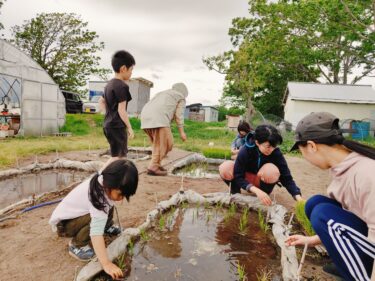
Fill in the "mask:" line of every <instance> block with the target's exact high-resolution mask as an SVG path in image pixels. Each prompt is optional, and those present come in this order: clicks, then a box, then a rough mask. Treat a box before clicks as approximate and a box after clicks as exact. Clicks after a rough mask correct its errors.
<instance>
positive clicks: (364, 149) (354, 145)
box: [299, 134, 375, 160]
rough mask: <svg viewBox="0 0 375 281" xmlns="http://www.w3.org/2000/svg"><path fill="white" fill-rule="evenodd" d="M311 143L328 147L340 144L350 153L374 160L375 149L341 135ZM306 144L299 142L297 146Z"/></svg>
mask: <svg viewBox="0 0 375 281" xmlns="http://www.w3.org/2000/svg"><path fill="white" fill-rule="evenodd" d="M311 141H313V142H315V143H319V144H325V145H329V146H333V145H335V144H341V145H343V146H345V147H346V148H347V149H349V150H350V151H354V152H357V153H358V154H361V155H363V156H365V157H368V158H370V159H373V160H375V148H374V147H371V146H368V145H365V144H362V143H359V142H356V141H352V140H348V139H345V138H344V137H343V135H342V134H339V135H334V136H330V137H326V138H321V139H317V140H313V139H312V140H311ZM306 144H307V141H302V142H299V145H302V146H306Z"/></svg>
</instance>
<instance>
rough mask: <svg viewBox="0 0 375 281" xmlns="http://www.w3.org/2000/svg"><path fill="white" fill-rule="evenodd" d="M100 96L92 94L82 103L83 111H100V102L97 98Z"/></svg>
mask: <svg viewBox="0 0 375 281" xmlns="http://www.w3.org/2000/svg"><path fill="white" fill-rule="evenodd" d="M101 97H102V96H93V97H92V98H91V100H90V101H88V102H84V103H83V107H82V108H83V112H84V113H100V112H101V110H100V103H99V100H100V98H101Z"/></svg>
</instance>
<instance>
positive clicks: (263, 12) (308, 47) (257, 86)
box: [204, 0, 375, 115]
mask: <svg viewBox="0 0 375 281" xmlns="http://www.w3.org/2000/svg"><path fill="white" fill-rule="evenodd" d="M249 12H250V16H249V17H246V18H235V19H234V20H233V22H232V27H231V28H230V30H229V35H230V36H231V41H232V44H233V47H234V50H232V51H229V52H225V53H224V54H221V55H218V56H215V57H211V58H206V59H204V62H205V63H206V64H207V66H208V67H209V68H210V69H214V70H216V71H219V72H221V73H225V75H226V83H227V84H230V85H231V88H236V89H237V92H241V95H242V96H243V97H244V98H245V99H246V101H247V107H248V109H247V111H248V115H250V114H251V112H252V111H253V108H252V106H253V102H254V104H255V105H256V106H257V107H261V108H263V110H265V111H266V113H274V114H275V113H276V114H281V113H282V97H283V95H284V91H285V87H286V84H287V81H292V80H293V81H312V82H319V81H322V82H323V81H324V82H327V83H343V84H347V83H353V84H354V83H357V82H358V81H360V80H361V79H362V78H363V77H366V76H370V75H372V74H373V73H374V70H375V63H374V61H375V60H374V59H375V58H374V54H375V44H374V42H375V40H374V39H375V37H374V36H375V34H374V30H375V28H374V12H375V10H374V6H373V2H372V1H371V0H363V1H344V0H309V1H278V2H275V1H273V2H270V1H266V0H254V1H250V2H249ZM224 92H225V94H224V95H226V94H229V95H231V94H233V93H236V91H231V92H228V91H227V88H224ZM258 109H259V108H258ZM267 111H268V112H267Z"/></svg>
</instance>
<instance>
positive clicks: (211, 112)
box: [202, 106, 219, 122]
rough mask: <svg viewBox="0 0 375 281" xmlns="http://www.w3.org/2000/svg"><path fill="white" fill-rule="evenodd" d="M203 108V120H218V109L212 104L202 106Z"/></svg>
mask: <svg viewBox="0 0 375 281" xmlns="http://www.w3.org/2000/svg"><path fill="white" fill-rule="evenodd" d="M202 108H203V109H204V122H217V121H219V110H218V109H217V108H216V107H213V106H202Z"/></svg>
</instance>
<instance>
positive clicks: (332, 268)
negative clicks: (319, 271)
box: [323, 262, 344, 280]
mask: <svg viewBox="0 0 375 281" xmlns="http://www.w3.org/2000/svg"><path fill="white" fill-rule="evenodd" d="M323 271H324V272H326V273H328V274H331V275H333V276H334V277H335V278H336V280H344V279H343V278H342V277H341V275H340V272H339V271H338V270H337V267H336V265H335V264H334V263H333V262H331V263H327V264H325V265H323Z"/></svg>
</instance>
